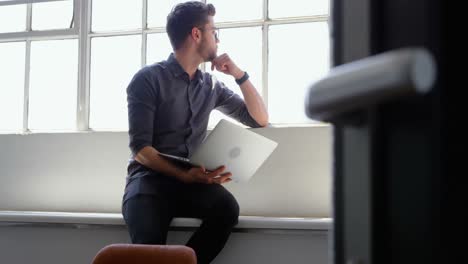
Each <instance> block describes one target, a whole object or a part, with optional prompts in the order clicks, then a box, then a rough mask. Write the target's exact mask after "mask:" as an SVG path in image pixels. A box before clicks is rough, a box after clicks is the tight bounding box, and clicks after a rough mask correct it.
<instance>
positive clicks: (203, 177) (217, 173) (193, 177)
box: [181, 166, 232, 184]
mask: <svg viewBox="0 0 468 264" xmlns="http://www.w3.org/2000/svg"><path fill="white" fill-rule="evenodd" d="M225 169H226V167H225V166H221V167H219V168H217V169H216V170H214V171H211V172H208V171H207V170H205V168H203V167H193V168H191V169H190V170H188V171H187V173H186V174H185V175H184V176H183V177H182V178H181V180H182V181H183V182H185V183H195V182H201V183H206V184H213V183H217V184H223V183H226V182H230V181H231V178H230V177H231V176H232V173H230V172H227V173H222V172H223V171H224V170H225Z"/></svg>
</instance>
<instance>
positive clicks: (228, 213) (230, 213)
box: [216, 192, 240, 226]
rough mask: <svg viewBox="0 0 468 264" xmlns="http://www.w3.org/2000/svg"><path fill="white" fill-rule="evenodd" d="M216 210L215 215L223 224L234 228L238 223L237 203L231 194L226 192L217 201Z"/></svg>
mask: <svg viewBox="0 0 468 264" xmlns="http://www.w3.org/2000/svg"><path fill="white" fill-rule="evenodd" d="M216 210H217V212H216V215H218V216H219V217H220V218H221V220H222V222H223V224H225V225H228V226H235V225H237V223H238V222H239V211H240V209H239V203H238V202H237V200H236V198H234V196H233V195H232V194H231V193H229V192H227V193H226V194H225V195H223V197H222V199H220V200H218V202H217V205H216Z"/></svg>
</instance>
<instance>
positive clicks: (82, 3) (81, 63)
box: [0, 0, 330, 133]
mask: <svg viewBox="0 0 468 264" xmlns="http://www.w3.org/2000/svg"><path fill="white" fill-rule="evenodd" d="M51 1H63V0H6V1H0V6H3V5H13V4H27V15H26V20H27V21H26V31H24V32H14V33H0V43H2V42H15V41H25V42H26V60H25V61H26V65H25V69H26V71H25V83H24V111H23V131H22V132H23V133H29V132H31V131H30V130H29V128H28V116H29V111H28V105H29V76H30V58H31V56H30V55H31V41H34V40H52V39H78V41H79V51H78V56H79V58H78V73H77V74H78V86H77V87H78V91H77V111H76V114H77V130H78V131H91V130H92V129H90V127H89V115H90V98H89V95H90V70H91V65H90V61H91V38H94V37H109V36H125V35H141V37H142V42H141V44H142V45H141V67H144V66H145V65H146V47H147V36H148V34H152V33H165V32H166V28H165V27H156V28H148V26H147V14H148V0H141V1H142V3H143V5H142V6H143V8H142V21H141V23H142V29H141V30H140V29H139V30H128V31H112V32H92V31H91V14H92V13H91V12H92V11H91V8H92V2H91V1H92V0H73V2H74V3H73V5H74V24H73V28H70V29H60V30H44V31H32V29H31V22H32V19H31V18H32V4H33V3H38V2H51ZM202 2H204V3H206V2H207V1H206V0H203V1H202ZM268 4H269V0H263V14H262V18H261V19H258V20H251V21H242V22H222V23H216V26H217V27H218V28H220V29H226V28H244V27H261V28H262V65H263V66H262V97H263V100H264V102H265V105H266V106H267V107H268V41H269V33H268V31H269V27H270V26H272V25H284V24H295V23H310V22H327V23H329V17H330V15H329V14H328V15H316V16H306V17H288V18H281V19H271V18H269V17H268ZM202 69H203V70H205V69H206V65H205V64H202ZM272 125H279V126H284V125H287V124H284V123H280V124H272Z"/></svg>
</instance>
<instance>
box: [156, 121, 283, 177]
mask: <svg viewBox="0 0 468 264" xmlns="http://www.w3.org/2000/svg"><path fill="white" fill-rule="evenodd" d="M277 146H278V143H276V142H275V141H273V140H271V139H268V138H266V137H264V136H262V135H259V134H257V133H255V132H253V131H250V130H248V129H246V128H243V127H241V126H238V125H236V124H233V123H231V122H229V121H227V120H225V119H222V120H221V121H220V122H219V123H218V124H217V125H216V127H215V128H214V129H213V131H211V133H210V134H209V135H208V136H207V137H206V139H205V140H204V141H203V143H202V144H201V145H200V146H199V147H198V149H196V150H195V152H194V153H193V155H192V156H191V157H190V158H188V159H187V158H183V157H177V156H173V155H168V154H164V153H160V155H162V156H165V157H168V158H173V159H177V160H179V161H184V162H189V163H191V164H192V165H195V166H204V167H205V168H206V169H207V170H211V171H212V170H215V169H216V168H218V167H220V166H222V165H225V166H226V169H225V170H224V172H223V173H225V172H231V173H232V177H231V179H232V180H233V182H247V181H249V180H250V178H251V177H252V176H253V175H254V174H255V172H256V171H257V170H258V168H260V166H261V165H262V164H263V163H264V162H265V161H266V160H267V158H268V157H269V156H270V155H271V153H273V151H274V150H275V149H276V147H277Z"/></svg>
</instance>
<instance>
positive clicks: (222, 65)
mask: <svg viewBox="0 0 468 264" xmlns="http://www.w3.org/2000/svg"><path fill="white" fill-rule="evenodd" d="M215 68H216V70H217V71H220V72H222V73H224V74H228V75H232V76H233V77H234V78H235V79H240V78H242V76H244V72H243V71H242V70H241V69H239V67H237V65H236V64H235V63H234V62H233V61H232V60H231V58H230V57H229V55H227V54H226V53H224V54H222V55H220V56H218V57H216V58H215V59H214V60H213V61H211V70H212V71H213V70H214V69H215Z"/></svg>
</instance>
